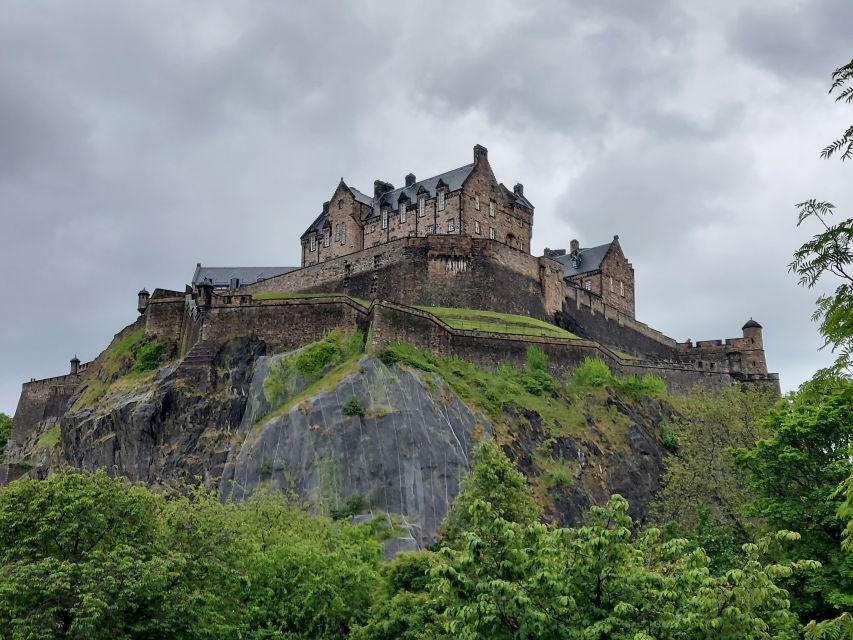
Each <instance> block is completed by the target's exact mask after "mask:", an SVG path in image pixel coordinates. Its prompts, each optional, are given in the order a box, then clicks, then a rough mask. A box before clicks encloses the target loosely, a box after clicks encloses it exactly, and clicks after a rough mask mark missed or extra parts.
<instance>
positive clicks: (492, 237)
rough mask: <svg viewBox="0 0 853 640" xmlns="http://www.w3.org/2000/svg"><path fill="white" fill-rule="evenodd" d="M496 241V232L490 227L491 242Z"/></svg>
mask: <svg viewBox="0 0 853 640" xmlns="http://www.w3.org/2000/svg"><path fill="white" fill-rule="evenodd" d="M494 239H495V230H494V229H493V228H492V227H489V240H494Z"/></svg>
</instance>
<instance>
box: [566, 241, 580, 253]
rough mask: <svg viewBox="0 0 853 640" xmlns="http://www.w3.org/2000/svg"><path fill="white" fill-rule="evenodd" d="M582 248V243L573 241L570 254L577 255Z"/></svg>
mask: <svg viewBox="0 0 853 640" xmlns="http://www.w3.org/2000/svg"><path fill="white" fill-rule="evenodd" d="M580 248H581V246H580V242H578V241H577V240H572V241H571V242H570V243H569V253H573V254H574V253H577V252H578V251H580Z"/></svg>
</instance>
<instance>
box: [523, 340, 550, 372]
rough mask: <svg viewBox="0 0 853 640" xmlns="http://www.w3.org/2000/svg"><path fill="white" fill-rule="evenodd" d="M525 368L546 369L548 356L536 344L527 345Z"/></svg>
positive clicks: (530, 369) (531, 369)
mask: <svg viewBox="0 0 853 640" xmlns="http://www.w3.org/2000/svg"><path fill="white" fill-rule="evenodd" d="M527 369H528V370H529V371H548V356H547V355H546V354H545V352H544V351H542V349H540V348H539V347H537V346H536V345H533V344H531V345H529V346H528V347H527Z"/></svg>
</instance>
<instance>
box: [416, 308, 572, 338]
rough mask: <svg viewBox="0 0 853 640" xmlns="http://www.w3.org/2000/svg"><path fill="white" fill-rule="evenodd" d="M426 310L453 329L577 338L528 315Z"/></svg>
mask: <svg viewBox="0 0 853 640" xmlns="http://www.w3.org/2000/svg"><path fill="white" fill-rule="evenodd" d="M416 308H417V309H420V310H421V311H426V312H427V313H431V314H433V315H434V316H436V317H438V318H440V319H441V320H443V321H444V322H445V323H447V324H449V325H450V326H451V327H453V328H454V329H478V330H482V331H494V332H496V333H514V334H520V335H527V336H546V337H549V338H567V339H570V340H571V339H577V336H576V335H575V334H573V333H571V332H569V331H566V330H565V329H562V328H560V327H558V326H556V325H553V324H551V323H550V322H545V321H544V320H537V319H536V318H531V317H529V316H518V315H513V314H511V313H499V312H497V311H483V310H480V309H454V308H450V307H425V306H418V307H416Z"/></svg>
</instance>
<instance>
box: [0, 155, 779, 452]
mask: <svg viewBox="0 0 853 640" xmlns="http://www.w3.org/2000/svg"><path fill="white" fill-rule="evenodd" d="M533 213H534V207H533V204H532V203H531V201H530V200H528V198H527V196H526V195H525V193H524V188H523V187H522V185H521V184H516V185H515V186H514V188H513V189H512V190H510V189H508V188H507V187H505V186H504V185H503V184H501V183H500V182H498V181H497V179H496V178H495V175H494V173H493V171H492V169H491V167H490V165H489V161H488V152H487V151H486V149H485V148H484V147H482V146H480V145H477V146H475V147H474V157H473V162H472V163H471V164H467V165H464V166H462V167H459V168H458V169H453V170H451V171H447V172H445V173H442V174H439V175H437V176H434V177H432V178H428V179H426V180H420V181H418V180H417V179H416V178H415V176H414V175H412V174H409V175H408V176H406V179H405V183H404V186H402V187H400V188H394V186H393V185H391V184H388V183H387V182H384V181H379V180H377V181H376V182H375V183H374V191H373V194H372V195H367V194H365V193H363V192H361V191H359V190H357V189H355V188H353V187H350V186H348V185H347V184H346V183H345V182H344V181H343V180H341V181H340V183H339V184H338V186H337V187H336V188H335V190H334V192H333V194H332V197H331V199H330V200H329V201H328V202H326V203H325V204H324V205H323V207H322V212H321V213H320V215H319V216H317V217H316V219H315V220H314V221H313V222H312V223H311V225H310V226H309V227H308V229H307V231H306V232H305V233H304V234H303V235H302V237H301V247H302V259H301V265H300V266H299V267H293V266H291V267H233V268H232V267H206V266H202V265H200V264H198V265H197V266H196V269H195V272H194V274H193V277H192V282H191V284H189V285H187V287H186V289H185V290H184V291H171V290H166V289H155V290H154V291H153V293H151V294H149V293H148V291H147V290H145V289H143V290H142V291H140V292H139V295H138V311H139V317H138V319H137V320H136V321H135V322H134V323H132V324H131V325H130V326H128V327H126V328H125V329H123V330H122V331H121V332H119V333H118V334H117V335H116V340H119V339H121V338H122V337H123V336H126V335H128V334H129V332H133V331H137V332H138V331H140V330H144V335H145V336H146V338H147V339H157V340H158V341H160V343H161V344H162V345H163V346H164V349H165V355H166V357H168V358H169V359H171V360H172V361H173V365H172V366H173V367H174V368H173V369H172V371H173V375H176V376H177V377H178V378H179V379H185V380H188V381H190V382H191V383H192V384H195V385H200V386H201V387H204V385H206V384H210V381H211V380H213V379H215V377H216V375H217V373H216V371H217V370H216V367H215V366H214V364H215V361H216V358H217V355H218V354H221V353H223V350H227V348H228V345H229V344H232V343H233V341H235V340H237V341H239V340H246V339H248V340H250V341H252V342H253V343H261V344H263V345H264V348H265V349H266V350H267V351H268V352H269V353H275V352H277V351H280V350H285V349H288V350H289V349H296V348H299V347H301V346H304V345H306V344H308V343H310V342H312V341H314V340H318V339H320V338H322V337H323V336H324V335H325V334H326V333H327V332H328V331H330V330H332V329H334V328H336V327H341V328H344V329H346V330H349V329H354V328H358V329H360V330H361V331H362V333H363V335H364V336H366V337H367V338H366V339H367V341H368V344H367V348H368V349H373V350H377V349H380V348H382V346H383V345H386V344H388V343H389V342H392V341H395V340H403V341H407V342H410V343H412V344H414V345H416V346H419V347H421V348H424V349H429V350H432V351H434V352H436V353H439V354H444V355H456V356H459V357H461V358H464V359H467V360H470V361H472V362H475V363H478V364H480V365H482V366H486V367H494V366H499V365H500V364H502V363H507V364H511V365H516V366H524V364H525V363H526V357H527V355H526V354H527V349H528V348H529V347H530V345H531V344H532V345H536V346H537V347H538V348H540V349H542V350H543V351H544V352H545V353H546V354H547V356H548V361H549V367H550V369H551V370H552V372H553V373H555V374H562V373H565V372H567V371H571V370H573V369H574V368H575V367H576V366H577V365H578V364H579V363H580V362H582V361H583V359H584V358H587V357H595V358H601V359H603V360H604V361H605V362H606V363H607V364H608V366H609V367H610V368H611V369H612V370H613V371H614V372H616V373H619V374H623V375H624V374H638V375H642V374H645V373H653V374H655V375H658V376H660V377H661V378H662V379H664V380H665V381H666V383H667V385H668V386H669V388H670V390H671V391H673V392H683V391H686V390H688V389H690V388H692V387H694V386H696V385H701V386H703V387H705V388H711V389H719V388H721V387H723V386H726V385H731V384H733V383H735V382H739V383H749V384H758V385H763V386H769V387H771V388H773V389H775V390H776V391H777V392H778V389H779V377H778V374H774V373H768V369H767V362H766V359H765V352H764V342H763V335H762V327H761V325H760V324H758V323H757V322H755V321H754V320H752V319H750V320H749V321H748V322H747V323H746V324H745V325H744V326H743V328H742V333H741V336H739V337H735V338H729V339H726V340H704V341H699V342H696V343H695V344H694V343H693V342H692V341H690V340H688V341H684V342H677V341H676V340H674V339H673V338H671V337H669V336H667V335H665V334H663V333H661V332H660V331H657V330H655V329H653V328H651V327H649V326H648V325H646V324H644V323H642V322H640V321H639V320H637V318H636V317H635V315H636V314H635V296H636V285H635V279H634V269H633V267H632V266H631V263H630V262H629V261H628V259H627V257H626V255H625V253H624V252H623V249H622V246H621V244H620V241H619V237H618V236H614V237H613V240H612V241H611V242H609V243H605V244H600V245H596V246H591V247H582V246H581V245H580V243H579V242H578V241H577V240H572V241H571V242H570V243H569V246H568V247H567V248H565V249H554V250H551V249H546V250H545V252H544V255H542V256H535V255H532V254H531V238H532V233H533ZM434 307H453V308H456V309H461V310H476V311H480V312H483V311H495V312H500V313H501V314H516V315H522V316H529V317H533V318H537V319H539V320H544V321H547V322H550V323H552V324H554V325H557V326H559V327H562V328H564V329H566V330H567V331H569V332H571V334H573V335H574V337H571V336H567V337H564V338H555V337H549V336H548V335H546V334H544V333H543V334H541V335H535V332H531V331H526V332H522V333H513V332H512V331H507V330H506V327H504V328H503V330H501V331H497V330H495V331H490V330H488V328H484V327H483V326H480V327H479V328H476V329H465V328H459V327H458V326H457V327H454V326H451V325H449V324H447V323H446V322H445V321H444V320H442V318H441V317H440V316H439V315H436V314H435V313H433V312H432V311H431V309H432V308H434ZM463 315H464V314H463ZM480 317H483V314H481V315H480ZM499 317H502V316H499ZM106 353H107V352H106V351H105V352H104V354H106ZM104 354H101V355H100V356H98V357H97V358H96V359H95V360H94V361H93V362H91V363H89V362H85V363H83V362H80V360H79V359H78V358H77V357H76V356H75V358H74V359H73V360H72V361H71V370H70V373H69V374H67V375H64V376H57V377H54V378H47V379H44V380H31V381H30V382H27V383H25V384H24V385H23V389H22V393H21V399H20V401H19V405H18V409H17V411H16V413H15V420H14V423H13V438H12V442H13V443H14V442H23V441H24V440H26V439H27V438H29V439H30V440H31V439H32V438H35V437H36V436H37V435H38V434H39V433H40V432H39V431H38V430H39V429H41V428H42V427H44V426H45V425H52V424H55V423H56V420H58V419H59V416H61V415H62V413H63V411H65V410H66V409H67V408H68V407H69V406H70V404H69V403H70V402H72V400H73V398H75V397H77V394H79V393H80V391H81V389H84V388H85V387H86V385H88V384H91V380H90V378H91V376H93V375H95V373H94V372H97V371H99V370H100V369H99V364H98V363H102V362H103V358H105V357H106V356H105V355H104Z"/></svg>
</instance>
